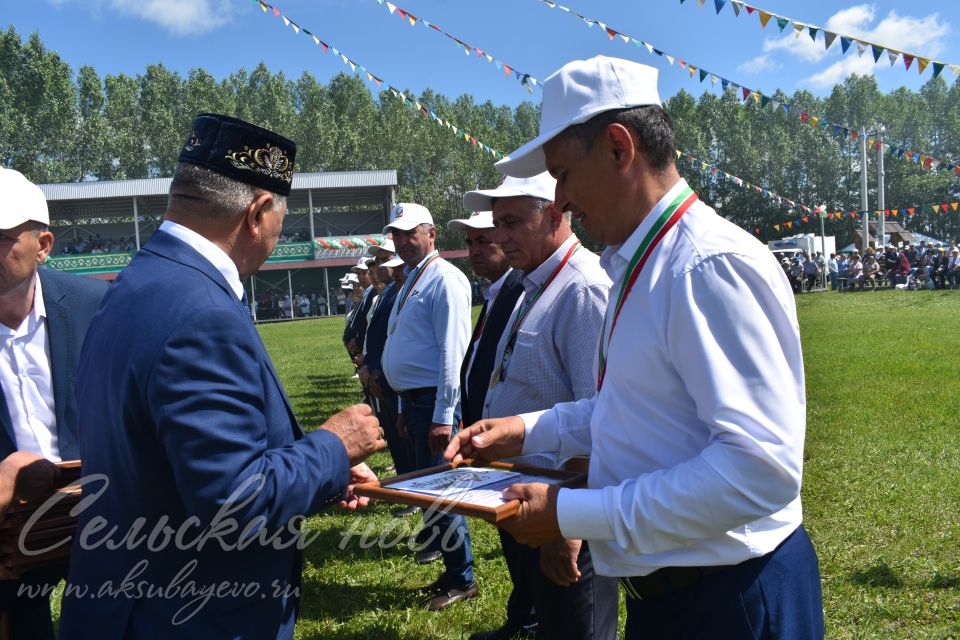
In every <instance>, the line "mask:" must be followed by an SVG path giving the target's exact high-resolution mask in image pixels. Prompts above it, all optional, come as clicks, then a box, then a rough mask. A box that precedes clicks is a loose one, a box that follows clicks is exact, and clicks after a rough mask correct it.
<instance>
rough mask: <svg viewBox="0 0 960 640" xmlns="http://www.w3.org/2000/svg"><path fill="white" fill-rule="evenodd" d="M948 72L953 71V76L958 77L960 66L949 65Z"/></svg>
mask: <svg viewBox="0 0 960 640" xmlns="http://www.w3.org/2000/svg"><path fill="white" fill-rule="evenodd" d="M950 71H953V75H954V76H960V64H952V65H950Z"/></svg>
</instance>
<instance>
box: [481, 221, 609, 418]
mask: <svg viewBox="0 0 960 640" xmlns="http://www.w3.org/2000/svg"><path fill="white" fill-rule="evenodd" d="M576 242H579V240H578V239H577V237H576V235H573V234H571V235H570V237H569V238H567V240H566V241H565V242H564V243H563V244H562V245H561V246H560V248H558V249H557V250H556V251H554V252H553V254H552V255H551V256H550V257H549V258H547V259H546V260H545V261H544V262H543V264H541V265H540V266H538V267H537V268H536V269H534V270H532V271H531V272H530V273H528V274H525V275H524V278H523V281H522V283H523V293H522V294H521V295H520V298H519V299H518V300H517V305H516V307H515V308H514V310H513V315H511V316H510V320H508V321H507V326H506V329H505V330H504V332H503V335H502V336H501V337H500V342H499V344H498V345H497V355H496V357H495V358H494V361H493V362H494V379H496V378H497V377H498V376H497V369H499V368H500V366H501V363H503V362H504V353H505V351H506V349H507V346H508V343H509V341H510V328H511V327H512V326H513V323H514V321H515V320H516V318H517V314H518V313H520V311H521V309H522V308H523V306H524V301H525V300H526V299H527V298H529V297H531V296H534V295H536V292H537V291H538V290H539V289H540V288H541V287H542V286H543V285H544V284H546V283H547V280H548V279H549V278H550V275H551V274H552V273H553V272H554V271H555V270H556V269H557V267H558V266H559V265H560V263H561V262H562V261H563V258H564V256H566V255H567V252H568V251H570V249H571V248H572V247H573V245H574V243H576ZM609 290H610V278H609V277H608V276H607V274H606V273H605V272H604V270H603V268H602V267H601V266H600V261H599V259H598V258H597V256H596V255H594V254H593V253H591V252H590V251H588V250H587V249H585V248H584V247H580V248H579V249H577V250H576V251H575V252H574V253H573V254H572V255H571V256H570V259H569V261H567V264H566V265H565V266H564V267H563V269H562V270H561V271H560V272H559V273H558V274H557V277H556V278H554V280H553V282H551V283H550V285H549V286H548V287H547V288H546V289H545V290H544V292H543V294H542V295H541V296H540V297H539V298H538V299H537V300H536V302H534V304H533V306H532V307H531V308H530V310H529V312H528V313H527V315H526V317H525V318H524V319H523V322H522V323H521V324H520V327H519V329H518V331H517V336H516V339H515V340H514V346H513V352H512V353H511V354H510V356H509V358H508V359H507V362H506V367H504V369H503V371H504V373H503V377H502V379H501V380H499V381H498V382H497V383H496V384H495V385H494V384H493V383H492V382H491V386H490V387H489V388H488V389H487V397H486V400H485V401H484V404H483V417H484V418H502V417H504V416H513V415H518V414H520V413H526V412H529V411H540V410H542V409H548V408H550V407H552V406H553V405H555V404H559V403H561V402H571V401H573V400H579V399H581V398H589V397H590V396H592V395H593V394H594V393H596V390H597V389H596V378H594V376H593V366H592V365H593V360H594V359H595V358H596V354H597V341H598V340H599V338H600V329H601V327H602V326H603V316H604V313H605V312H606V309H607V294H608V292H609Z"/></svg>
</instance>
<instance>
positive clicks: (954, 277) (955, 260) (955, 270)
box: [946, 248, 960, 289]
mask: <svg viewBox="0 0 960 640" xmlns="http://www.w3.org/2000/svg"><path fill="white" fill-rule="evenodd" d="M946 281H947V282H949V283H950V288H951V289H956V288H957V286H958V285H960V249H956V248H953V249H951V250H950V258H949V262H948V263H947V277H946Z"/></svg>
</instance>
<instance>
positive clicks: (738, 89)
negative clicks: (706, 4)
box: [538, 0, 960, 176]
mask: <svg viewBox="0 0 960 640" xmlns="http://www.w3.org/2000/svg"><path fill="white" fill-rule="evenodd" d="M698 1H699V0H698ZM538 2H541V3H543V4H545V5H547V6H548V7H550V8H551V9H559V10H560V11H563V12H564V13H568V14H570V15H571V16H574V17H576V18H579V19H580V21H582V22H583V23H584V24H586V25H587V27H590V28H592V27H593V26H594V25H596V26H598V27H600V28H601V30H602V31H601V33H604V34H606V36H607V37H608V38H609V39H610V40H622V41H623V42H624V43H625V44H633V45H635V46H636V47H639V48H641V49H646V50H647V52H648V53H650V54H652V55H655V56H658V57H661V58H664V59H666V61H667V62H668V63H669V64H670V66H673V65H674V63H676V64H677V66H679V67H680V68H682V69H686V70H687V72H688V74H689V77H690V78H691V79H693V78H699V80H700V82H701V83H702V82H704V81H705V80H707V79H708V78H709V79H710V84H711V85H713V86H716V84H717V83H718V82H719V83H720V85H721V87H722V89H723V91H727V90H731V89H732V90H733V92H734V93H736V94H738V95H740V96H741V101H742V102H743V103H749V102H750V101H753V102H754V103H756V104H758V105H759V106H760V108H761V109H765V108H767V107H768V106H769V107H770V108H771V109H773V110H774V111H776V110H778V109H782V110H783V112H784V113H785V114H787V115H793V116H796V117H798V118H799V120H800V122H801V123H803V124H805V125H807V126H810V127H812V128H815V129H816V128H820V129H823V130H825V131H826V132H827V133H830V134H831V135H832V136H833V137H834V138H838V139H844V140H847V139H849V140H858V139H860V136H861V135H863V134H862V133H861V132H860V131H859V130H857V129H855V128H853V127H848V126H846V125H843V124H838V123H835V122H830V121H829V120H827V119H826V118H822V117H820V116H817V115H814V114H811V113H808V112H806V111H803V110H801V109H798V108H796V107H793V106H791V105H790V104H788V103H786V102H781V101H779V100H777V99H775V98H771V97H769V96H766V95H764V94H762V93H760V92H759V91H756V90H754V89H750V88H748V87H745V86H743V85H741V84H738V83H736V82H734V81H732V80H728V79H727V78H724V77H722V76H720V75H718V74H715V73H712V72H711V71H708V70H706V69H704V68H703V67H699V66H695V65H693V64H691V63H689V62H688V61H686V60H684V59H683V58H680V57H678V56H674V55H670V54H669V53H666V52H664V51H663V50H661V49H658V48H657V47H655V46H654V45H652V44H650V43H649V42H645V41H643V40H640V39H638V38H634V37H633V36H630V35H628V34H626V33H623V32H621V31H617V30H616V29H614V28H613V27H611V26H609V25H608V24H606V23H604V22H601V21H599V20H595V19H593V18H589V17H587V16H585V15H583V14H580V13H577V12H576V11H574V10H572V9H570V8H569V7H565V6H563V5H561V4H558V3H556V2H554V1H553V0H538ZM867 146H868V147H870V148H871V149H874V150H877V151H880V150H883V151H885V152H887V153H889V154H890V156H891V157H894V158H897V159H899V160H904V161H909V162H913V163H914V164H916V165H919V166H920V167H922V168H924V169H927V170H942V171H951V172H953V174H954V175H957V176H960V164H957V163H954V162H950V161H946V160H940V159H937V158H935V157H933V156H932V155H930V154H927V153H921V152H919V151H914V150H912V149H908V148H906V147H902V146H899V145H895V144H890V143H888V142H883V141H881V140H877V139H875V138H873V137H868V138H867Z"/></svg>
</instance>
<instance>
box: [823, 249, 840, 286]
mask: <svg viewBox="0 0 960 640" xmlns="http://www.w3.org/2000/svg"><path fill="white" fill-rule="evenodd" d="M841 257H842V256H841ZM827 270H828V271H829V272H830V290H831V291H836V290H837V279H838V278H839V277H840V261H839V260H838V259H837V254H835V253H831V254H830V260H829V261H828V262H827Z"/></svg>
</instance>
